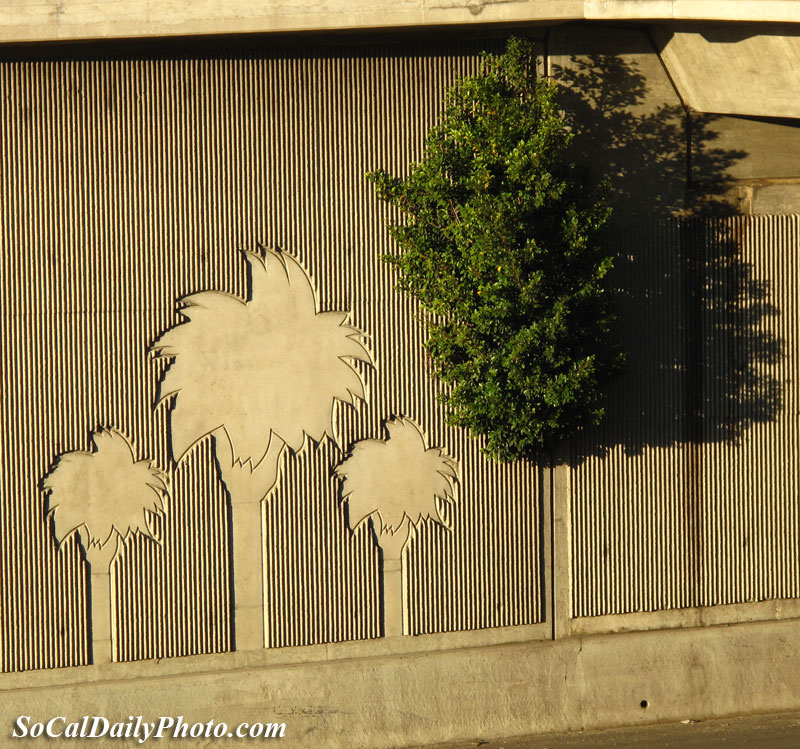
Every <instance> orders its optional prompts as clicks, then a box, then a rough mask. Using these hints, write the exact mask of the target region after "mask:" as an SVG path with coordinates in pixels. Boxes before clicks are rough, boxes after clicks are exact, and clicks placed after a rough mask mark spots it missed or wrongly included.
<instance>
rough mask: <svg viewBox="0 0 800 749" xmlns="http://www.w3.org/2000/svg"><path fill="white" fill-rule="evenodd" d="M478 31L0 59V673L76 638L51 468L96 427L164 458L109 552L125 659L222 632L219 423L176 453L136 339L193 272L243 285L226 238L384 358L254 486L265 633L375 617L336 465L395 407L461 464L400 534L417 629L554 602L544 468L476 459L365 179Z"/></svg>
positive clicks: (410, 149)
mask: <svg viewBox="0 0 800 749" xmlns="http://www.w3.org/2000/svg"><path fill="white" fill-rule="evenodd" d="M480 46H483V45H477V44H475V45H462V46H450V47H448V48H444V47H443V46H442V45H441V44H438V45H435V46H431V47H424V46H416V47H395V46H391V47H385V48H361V49H357V50H356V51H355V52H352V53H348V54H343V55H330V56H315V55H314V54H313V53H312V54H311V55H307V54H306V53H303V54H300V55H298V56H297V57H294V56H289V57H276V58H274V59H230V60H201V59H188V60H125V61H114V60H111V61H63V62H13V63H12V62H7V63H0V165H2V166H1V167H0V257H1V259H2V267H1V268H0V274H2V275H0V279H1V282H0V292H1V293H2V309H1V311H2V318H3V330H2V335H1V336H0V346H2V355H3V403H2V408H3V416H2V439H1V440H0V455H1V456H2V458H1V460H2V465H1V466H0V471H2V474H1V476H0V486H1V487H2V488H1V489H0V491H2V504H1V505H0V547H1V549H0V558H1V559H2V571H1V572H2V574H0V586H2V587H1V588H0V601H2V604H1V608H0V627H1V629H0V656H1V657H0V660H2V668H3V669H4V670H22V669H30V668H45V667H53V666H66V665H72V664H82V663H86V662H87V661H88V658H89V652H90V646H91V634H90V631H89V628H90V618H91V613H90V592H89V587H90V586H89V579H88V568H87V564H86V562H85V561H84V560H83V554H82V552H81V550H80V546H79V544H78V543H76V541H75V538H74V536H71V537H69V538H68V539H67V540H66V541H65V542H64V543H63V544H62V545H61V547H60V548H59V546H58V545H57V543H56V541H55V540H54V536H53V533H52V518H48V517H47V516H46V515H45V511H46V499H45V495H44V492H43V491H42V489H41V482H42V479H43V477H45V476H46V475H47V474H48V472H49V471H51V469H52V467H53V465H54V462H55V460H56V458H57V457H58V456H60V455H62V454H64V453H67V452H72V451H76V450H80V451H91V449H92V448H91V441H90V440H91V434H92V432H93V431H96V430H97V429H98V428H100V427H113V428H115V429H117V430H119V431H120V432H121V433H122V434H124V435H125V436H126V437H127V438H128V439H129V440H130V441H131V443H132V445H133V449H134V452H135V453H136V456H135V457H136V458H141V459H148V460H152V461H153V462H154V465H155V466H157V467H159V468H160V469H161V470H163V471H164V472H165V473H166V474H167V475H168V478H169V493H168V498H167V500H166V503H165V504H166V506H165V512H164V513H162V514H157V515H156V516H155V517H153V519H152V527H153V530H154V535H155V537H156V540H153V539H150V538H147V537H146V536H144V535H136V536H133V537H130V538H128V539H127V540H126V542H125V543H124V545H123V548H122V551H121V553H120V554H119V556H118V557H117V559H116V560H115V561H114V563H113V566H112V575H111V578H112V585H113V586H114V590H115V591H116V596H115V598H114V599H112V600H115V601H116V604H115V605H116V609H115V612H114V616H113V617H112V621H113V622H114V637H115V652H114V655H115V657H116V658H118V659H138V658H152V657H166V656H174V655H182V654H190V653H199V652H218V651H224V650H226V649H228V648H229V647H230V643H231V637H232V620H231V595H232V593H231V591H232V587H231V580H230V574H229V566H230V548H229V543H230V541H229V537H230V535H229V534H230V521H231V518H230V512H231V510H230V505H229V499H228V496H227V492H226V489H225V486H224V484H223V483H222V481H221V477H220V471H219V468H218V465H217V462H216V458H215V453H214V447H213V441H212V440H211V439H210V438H207V439H205V440H202V441H201V442H200V443H198V444H197V445H196V446H195V447H194V448H193V449H192V450H191V451H190V452H189V453H188V454H187V455H186V456H185V457H184V458H183V459H182V460H181V461H180V463H179V465H178V466H177V467H176V466H173V465H172V464H171V461H170V456H169V451H168V440H167V436H168V410H169V405H170V404H169V402H166V403H164V404H162V405H159V406H157V407H154V404H155V401H156V397H157V383H158V381H159V378H160V377H161V375H162V374H163V372H164V369H165V363H164V360H156V359H153V358H152V356H150V355H148V348H149V347H150V346H151V345H152V344H153V342H154V341H155V340H156V339H157V338H158V337H159V336H160V335H161V334H162V333H163V332H164V331H166V330H167V329H169V328H171V327H173V326H175V325H176V324H177V323H178V322H179V320H180V317H179V315H178V311H177V302H178V300H179V299H181V298H182V297H184V296H186V295H187V294H191V293H194V292H199V291H205V290H217V291H223V292H227V293H229V294H233V295H236V296H238V297H239V298H242V299H244V298H246V292H247V283H248V281H247V265H246V263H245V261H244V259H243V256H242V254H241V253H240V252H239V250H240V249H242V248H249V249H254V248H255V245H256V242H257V241H261V242H263V243H265V244H266V245H272V246H278V247H281V248H282V249H283V250H284V251H286V252H288V253H291V254H292V255H293V256H294V257H296V258H298V259H299V260H300V261H301V262H302V264H303V265H304V266H305V268H306V269H307V270H308V272H309V274H310V276H311V277H312V279H313V280H314V283H315V285H316V289H317V302H318V306H319V309H320V310H329V309H332V310H345V311H349V312H351V318H350V320H351V323H352V324H353V325H354V326H356V327H357V328H359V329H361V330H363V331H364V332H365V333H366V334H367V335H368V337H369V340H368V345H369V348H370V350H371V352H372V354H373V357H374V361H375V367H374V368H368V367H367V368H363V375H364V377H365V379H366V383H367V386H368V393H369V395H368V400H367V403H365V404H364V403H362V404H359V405H358V406H357V407H354V406H351V405H344V404H342V403H339V405H338V406H337V407H336V410H335V413H334V427H333V430H332V431H333V432H334V434H333V435H332V437H333V438H334V439H335V441H336V442H335V443H334V442H332V441H330V440H326V441H323V442H322V443H320V444H319V445H318V444H316V443H313V442H309V443H307V444H306V446H305V447H304V448H303V450H302V451H300V452H299V453H298V454H297V455H292V454H288V453H287V454H285V455H284V457H283V460H282V463H281V473H280V475H279V479H278V484H277V485H276V487H275V489H274V490H273V492H272V493H271V494H270V497H269V498H268V501H267V502H265V520H264V527H265V535H266V539H265V548H266V558H265V565H266V571H267V577H266V585H265V596H266V600H267V622H266V631H267V638H268V644H269V645H271V646H283V645H302V644H308V643H314V642H324V641H331V640H339V639H355V638H367V637H376V636H379V635H380V632H381V629H380V600H379V596H380V579H379V552H378V549H377V547H376V545H375V540H374V537H373V534H372V531H371V529H370V528H369V525H368V524H365V525H364V526H362V527H361V528H360V529H359V530H358V531H357V532H356V533H353V532H351V530H350V529H349V527H348V525H347V523H346V514H345V509H344V508H343V506H342V504H341V499H340V496H339V486H338V483H337V480H336V479H335V478H333V476H332V475H331V471H332V469H333V467H334V466H335V465H336V463H337V462H339V461H340V460H341V459H342V457H343V455H344V454H346V453H347V451H348V450H350V448H351V447H352V445H353V444H354V443H355V442H356V441H358V440H360V439H365V438H370V439H380V438H385V433H384V427H383V422H384V420H386V419H389V418H391V417H393V416H405V417H409V418H411V419H413V420H414V421H415V422H416V423H417V424H419V425H420V426H421V427H422V429H423V430H424V432H425V435H426V439H427V441H428V443H429V444H430V445H433V446H439V447H442V448H443V449H444V450H445V451H446V452H447V454H448V455H450V456H451V457H452V458H454V459H455V461H456V462H457V464H458V467H459V474H460V480H459V482H458V484H457V487H456V498H457V501H456V503H455V506H454V507H453V509H452V511H451V512H450V518H449V519H450V521H451V522H450V525H451V526H452V530H450V531H448V530H444V529H442V528H441V527H439V526H436V525H434V524H424V525H422V526H421V527H420V528H418V529H416V530H415V531H414V532H413V534H412V538H411V540H410V542H409V544H408V546H407V548H406V551H405V574H406V578H407V586H408V600H409V607H410V608H409V611H408V614H407V616H408V620H409V624H410V631H411V632H412V633H419V632H436V631H448V630H455V629H463V628H479V627H493V626H506V625H517V624H529V623H534V622H538V621H542V620H543V618H544V610H543V603H542V601H543V597H544V596H543V579H544V570H543V567H542V564H543V562H542V559H543V555H542V543H543V541H542V539H543V528H542V523H541V516H542V503H541V496H540V484H541V477H540V476H539V473H538V471H537V470H536V469H535V468H534V467H533V466H529V465H519V466H514V467H497V466H494V465H492V464H490V463H488V462H487V461H486V460H484V459H483V457H482V456H481V455H480V453H479V450H478V445H477V444H476V443H475V442H474V441H472V440H470V439H469V438H468V437H467V436H466V435H465V434H463V433H461V432H458V431H455V430H452V429H450V428H448V427H446V425H445V424H444V421H443V414H442V412H441V409H440V407H439V406H438V405H437V403H436V399H435V387H434V385H433V384H432V383H431V381H430V379H429V377H428V369H427V365H426V363H425V359H424V353H423V350H422V347H421V343H422V341H423V340H424V331H423V330H422V329H421V327H420V324H419V322H418V320H417V310H416V308H415V306H414V305H413V304H412V303H411V302H409V301H408V299H406V298H405V297H404V296H402V295H400V294H398V293H396V292H395V291H394V290H393V279H392V276H391V273H390V272H389V271H388V269H387V268H386V267H385V266H384V265H383V264H382V263H381V262H380V260H379V257H380V255H381V254H382V253H385V252H387V251H389V250H390V242H389V238H388V234H387V231H386V228H385V226H384V224H383V220H384V218H385V217H386V215H387V214H386V212H385V210H384V209H383V208H382V207H380V206H379V205H378V203H377V201H376V200H375V198H374V194H373V190H372V188H371V186H370V185H368V184H367V182H366V180H365V179H364V173H365V172H366V171H367V170H368V169H372V168H376V167H383V168H386V169H387V170H389V171H391V172H394V173H401V172H402V171H403V170H404V169H405V167H406V165H407V164H408V163H409V162H410V161H412V160H414V159H415V158H418V157H419V155H420V153H421V146H422V142H423V138H424V134H425V132H426V131H427V129H428V128H429V127H430V125H431V124H432V123H433V122H434V121H435V117H436V114H437V112H438V110H439V107H440V105H441V99H442V96H443V93H444V91H445V89H446V88H447V86H448V85H449V84H451V83H452V81H453V80H454V79H455V77H456V76H458V75H463V74H465V73H469V72H472V71H474V70H475V69H476V66H477V52H478V50H479V49H480ZM255 385H256V384H255V383H254V386H255ZM337 445H338V446H337ZM56 512H58V511H56Z"/></svg>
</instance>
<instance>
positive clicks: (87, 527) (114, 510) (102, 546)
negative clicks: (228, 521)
mask: <svg viewBox="0 0 800 749" xmlns="http://www.w3.org/2000/svg"><path fill="white" fill-rule="evenodd" d="M92 443H93V446H94V451H93V452H69V453H65V454H63V455H61V456H60V457H59V458H57V459H56V462H55V464H54V465H53V467H52V468H51V470H50V473H48V474H47V476H45V478H44V480H43V481H42V488H43V489H44V490H45V491H46V492H47V494H48V514H52V516H53V518H54V521H55V532H56V538H57V539H58V541H59V543H60V542H62V541H63V540H64V539H65V538H66V537H67V536H69V535H70V534H71V533H72V532H74V531H77V533H78V538H79V540H80V543H81V545H82V546H83V549H84V552H85V554H86V559H87V561H88V562H89V565H90V571H91V601H92V603H91V606H92V610H91V621H92V663H108V662H109V661H111V659H112V653H113V652H114V651H115V647H114V642H113V637H114V633H115V632H116V622H115V616H114V610H115V606H114V599H113V596H112V590H111V576H110V569H111V563H112V562H113V560H114V557H115V556H116V554H117V552H118V551H119V550H120V548H121V546H122V542H123V539H124V538H126V537H127V536H129V535H130V534H133V533H140V534H143V535H146V536H149V537H150V538H155V533H154V532H153V529H152V526H151V521H152V518H153V513H157V512H163V511H164V500H165V498H166V494H167V480H166V477H165V476H164V474H162V473H161V472H160V471H159V470H157V469H156V468H154V467H153V464H152V463H151V462H150V461H149V460H137V459H136V456H135V455H134V452H133V447H132V446H131V444H130V443H129V442H128V440H127V439H126V438H125V437H124V436H123V435H122V434H120V433H119V432H117V431H115V430H113V429H101V430H99V431H97V432H95V433H94V434H93V435H92Z"/></svg>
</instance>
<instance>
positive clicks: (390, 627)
mask: <svg viewBox="0 0 800 749" xmlns="http://www.w3.org/2000/svg"><path fill="white" fill-rule="evenodd" d="M410 530H411V525H410V523H409V522H408V521H407V520H406V521H405V522H404V523H403V525H401V526H400V527H399V528H398V529H397V531H395V532H394V533H382V534H381V535H380V537H379V540H380V545H381V551H382V552H383V562H382V568H381V575H382V578H383V636H384V637H399V636H401V635H407V634H408V611H407V605H408V600H407V599H408V595H407V591H406V590H405V586H404V584H403V548H404V547H405V545H406V541H408V534H409V531H410Z"/></svg>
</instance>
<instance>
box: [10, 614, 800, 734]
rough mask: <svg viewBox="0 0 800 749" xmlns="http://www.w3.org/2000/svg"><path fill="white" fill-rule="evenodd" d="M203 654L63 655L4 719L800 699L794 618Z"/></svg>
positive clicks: (432, 719)
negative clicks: (547, 638)
mask: <svg viewBox="0 0 800 749" xmlns="http://www.w3.org/2000/svg"><path fill="white" fill-rule="evenodd" d="M298 652H299V651H298ZM257 655H260V654H257ZM194 661H195V659H191V661H189V660H186V661H184V662H185V663H187V664H188V663H190V662H194ZM256 661H257V659H256ZM197 663H198V665H201V666H202V668H200V669H197V670H194V669H193V670H192V671H188V670H187V671H186V672H185V673H182V674H181V673H176V672H175V662H174V661H173V662H171V665H170V662H166V661H165V662H161V663H157V662H148V663H139V664H120V666H118V667H116V670H117V674H115V673H114V670H115V667H113V666H112V667H109V668H105V669H97V670H95V668H93V667H87V668H83V669H65V670H63V671H61V672H60V673H59V674H58V675H59V676H60V682H61V683H50V685H49V686H43V685H41V684H40V685H38V686H36V687H31V686H29V687H25V686H23V685H22V684H20V683H18V685H17V686H16V687H14V686H12V687H10V688H9V687H8V686H7V688H5V689H3V690H0V724H2V725H3V726H4V728H3V729H2V731H3V732H4V733H5V735H7V736H10V733H11V728H12V725H13V722H14V720H15V719H16V717H17V716H19V715H30V716H31V718H32V721H38V720H47V719H48V718H50V717H53V716H56V715H64V716H66V717H67V718H68V719H69V720H80V719H81V718H82V717H83V716H84V715H88V716H94V715H101V716H105V717H106V718H108V719H109V720H110V721H112V722H113V721H122V722H125V721H128V720H129V716H134V719H135V718H136V716H140V715H141V716H142V718H143V719H145V720H148V721H157V720H158V719H159V717H160V716H174V717H177V716H179V715H182V716H183V718H184V720H185V721H187V722H189V723H196V722H203V723H207V722H208V721H209V720H211V719H212V718H213V719H214V721H215V722H217V723H218V722H220V721H224V722H225V723H227V724H228V726H229V727H231V726H236V725H238V724H240V723H243V722H248V723H253V722H262V723H265V722H284V723H286V737H287V738H289V739H290V745H291V746H292V747H312V746H313V747H317V746H326V747H375V748H377V747H402V746H408V745H411V744H414V743H415V742H423V741H424V742H437V741H448V740H456V739H462V738H475V737H485V738H491V737H500V736H508V735H522V734H530V733H543V732H548V731H550V732H554V731H566V730H578V729H584V728H602V727H611V726H621V725H634V724H642V723H657V722H667V721H675V720H682V719H687V718H712V717H723V716H729V715H735V714H748V713H758V712H775V711H789V710H798V709H800V628H799V627H798V626H797V623H796V622H770V623H757V624H754V623H748V624H736V625H731V626H720V627H710V628H702V629H677V630H669V631H660V632H640V633H628V634H615V635H595V636H583V637H574V638H567V639H564V640H559V641H555V642H526V643H510V644H504V645H496V646H491V647H477V648H463V649H457V650H446V651H436V652H428V653H416V654H408V653H405V654H399V655H382V656H380V655H378V656H374V657H355V658H350V659H343V660H337V661H326V662H308V663H294V664H288V663H287V664H284V665H272V666H265V665H258V663H257V662H255V661H252V659H251V662H250V663H249V664H248V663H245V662H243V660H242V659H241V658H240V657H239V656H238V654H233V655H217V656H203V657H201V658H199V659H197ZM134 671H135V674H134V673H133V672H134ZM16 676H18V677H22V676H24V675H22V674H20V675H16ZM645 703H646V705H647V706H646V707H642V705H643V704H645ZM56 743H58V742H56ZM108 744H109V745H116V744H119V742H118V741H115V742H111V741H109V742H108ZM15 745H16V746H25V745H26V742H25V741H17V742H15ZM95 745H96V746H103V745H105V744H104V743H103V742H101V741H97V742H95Z"/></svg>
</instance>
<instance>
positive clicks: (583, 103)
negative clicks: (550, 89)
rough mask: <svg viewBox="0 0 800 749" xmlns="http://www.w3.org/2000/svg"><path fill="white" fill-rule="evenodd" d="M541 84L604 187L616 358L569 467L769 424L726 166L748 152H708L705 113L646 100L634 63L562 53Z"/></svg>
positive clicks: (757, 326)
mask: <svg viewBox="0 0 800 749" xmlns="http://www.w3.org/2000/svg"><path fill="white" fill-rule="evenodd" d="M551 74H552V76H553V78H554V79H555V80H557V81H558V82H559V84H561V85H562V86H563V95H562V96H563V98H562V101H563V106H564V110H565V113H566V117H567V120H568V122H569V125H570V127H571V128H572V130H573V132H574V133H575V136H576V137H575V140H574V143H573V148H574V152H575V157H576V159H577V160H579V162H581V163H584V164H587V165H588V168H590V169H592V170H593V171H596V172H597V176H598V177H601V178H602V177H603V176H608V177H609V179H610V181H611V185H612V202H613V207H614V214H613V219H612V221H611V224H610V226H609V227H608V229H607V231H606V235H605V241H606V242H607V243H608V246H609V248H610V250H611V251H612V252H613V253H614V254H615V255H616V258H617V260H616V263H615V269H614V271H613V275H612V277H611V279H610V282H611V283H612V284H613V285H614V286H615V287H616V288H617V289H618V292H619V293H618V298H617V306H618V321H617V331H618V336H619V340H620V341H621V343H622V345H623V346H624V347H625V349H626V350H627V351H628V363H627V366H626V371H625V373H624V374H622V375H621V376H620V377H619V378H618V379H617V380H616V381H615V382H614V383H613V384H612V385H611V387H610V391H609V397H608V401H607V405H606V416H605V419H604V421H603V423H602V424H601V425H600V426H598V427H592V428H587V429H586V430H585V432H584V433H583V434H582V435H580V436H579V437H578V438H577V439H576V440H574V442H573V445H572V446H571V448H572V449H571V452H572V460H576V461H580V460H582V459H584V458H585V457H586V456H588V455H602V454H605V453H606V452H607V451H608V450H609V449H610V448H612V447H614V446H617V445H622V446H624V448H625V451H626V453H628V454H638V453H640V452H641V451H642V450H643V449H644V448H645V447H646V446H662V447H663V446H669V445H674V444H678V443H693V444H699V443H702V442H717V441H726V442H728V441H733V442H735V441H737V440H739V439H740V438H741V436H742V435H743V433H744V431H745V430H746V429H748V428H749V427H750V426H751V425H752V424H754V423H758V422H767V421H773V420H775V418H776V416H777V414H778V412H779V410H780V408H781V397H782V396H781V388H780V386H779V383H778V381H777V380H776V378H775V375H774V374H773V371H772V370H771V369H770V367H771V366H772V365H774V364H776V363H777V362H778V360H779V358H780V356H781V342H780V341H779V340H778V339H777V338H776V337H775V335H774V333H773V332H772V330H773V328H774V325H772V324H771V318H774V317H775V316H777V315H778V314H779V313H778V310H777V308H776V307H775V306H774V304H773V303H772V302H771V300H770V282H769V281H768V280H766V279H761V278H758V277H757V275H756V271H755V269H754V267H753V264H752V262H750V260H749V259H748V252H747V243H746V238H747V231H748V224H747V219H746V218H744V217H741V216H738V215H737V210H736V207H735V206H734V205H733V204H732V203H731V202H729V201H728V199H727V195H728V192H729V188H730V179H729V177H728V174H727V170H728V169H730V167H731V166H732V165H733V164H735V163H736V162H737V161H738V160H739V159H743V158H745V157H746V156H747V154H746V152H744V151H734V150H730V149H723V148H720V147H718V146H716V145H715V140H716V139H717V132H716V131H715V129H714V123H715V120H716V119H717V118H716V117H715V116H713V115H699V116H698V115H696V114H693V113H688V112H687V111H685V110H684V108H683V107H682V106H680V105H678V104H674V103H669V102H667V103H654V97H653V96H652V93H651V92H649V91H648V82H647V79H646V78H645V76H644V75H642V73H641V71H640V70H639V68H638V66H637V64H636V63H635V62H631V61H629V60H626V59H623V58H621V57H619V56H616V55H607V54H594V55H584V56H572V57H571V58H569V62H568V64H564V65H561V66H559V65H554V66H553V67H552V70H551ZM690 174H700V175H702V181H701V182H699V183H696V184H695V183H692V182H691V180H690V178H689V175H690Z"/></svg>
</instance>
